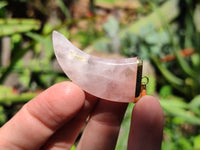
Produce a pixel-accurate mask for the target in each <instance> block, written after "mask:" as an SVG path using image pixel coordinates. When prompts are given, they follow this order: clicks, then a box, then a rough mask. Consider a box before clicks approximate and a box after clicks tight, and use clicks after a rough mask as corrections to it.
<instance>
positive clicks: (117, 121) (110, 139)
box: [77, 100, 127, 150]
mask: <svg viewBox="0 0 200 150" xmlns="http://www.w3.org/2000/svg"><path fill="white" fill-rule="evenodd" d="M126 107H127V104H125V103H117V102H111V101H107V100H99V101H98V104H97V105H96V107H95V108H94V111H93V112H92V114H91V117H90V119H89V122H88V124H87V126H86V128H85V130H84V132H83V135H82V137H81V140H80V142H79V144H78V146H77V150H82V149H87V150H94V149H95V150H113V149H114V148H115V145H116V141H117V137H118V133H119V129H120V125H121V121H122V119H123V116H124V112H125V110H126Z"/></svg>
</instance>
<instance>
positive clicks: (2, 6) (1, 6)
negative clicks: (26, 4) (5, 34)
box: [0, 1, 8, 9]
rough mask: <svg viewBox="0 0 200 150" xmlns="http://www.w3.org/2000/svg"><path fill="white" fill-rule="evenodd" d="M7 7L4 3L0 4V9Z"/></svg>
mask: <svg viewBox="0 0 200 150" xmlns="http://www.w3.org/2000/svg"><path fill="white" fill-rule="evenodd" d="M7 5H8V3H7V2H6V1H2V2H0V9H2V8H4V7H5V6H7Z"/></svg>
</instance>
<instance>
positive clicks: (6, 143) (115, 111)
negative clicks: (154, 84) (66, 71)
mask: <svg viewBox="0 0 200 150" xmlns="http://www.w3.org/2000/svg"><path fill="white" fill-rule="evenodd" d="M126 107H127V104H125V103H116V102H111V101H106V100H99V99H98V98H96V97H94V96H92V95H89V94H87V93H84V92H83V91H82V90H81V89H80V88H79V87H78V86H77V85H75V84H73V83H72V82H61V83H58V84H55V85H53V86H52V87H50V88H48V89H47V90H46V91H44V92H43V93H41V94H40V95H38V96H37V97H35V98H34V99H32V100H31V101H29V102H28V103H26V104H25V105H24V106H23V107H22V108H21V110H20V111H19V112H18V113H17V114H16V115H15V116H14V117H13V118H12V119H11V120H9V121H8V122H7V123H6V124H5V125H4V126H3V127H2V128H1V129H0V149H3V150H4V149H5V150H11V149H15V150H37V149H51V150H62V149H63V150H64V149H65V150H66V149H70V147H71V146H72V145H73V143H74V142H75V140H76V138H77V136H78V135H79V133H80V131H81V130H82V128H83V127H84V126H85V130H84V132H83V135H82V137H81V139H80V142H79V143H78V146H77V150H85V149H87V150H94V149H95V150H112V149H114V148H115V145H116V141H117V138H118V133H119V129H120V124H121V121H122V119H123V116H124V113H125V110H126ZM88 115H90V118H89V119H88V123H87V125H86V124H85V120H86V119H87V118H88ZM162 130H163V111H162V108H161V106H160V104H159V102H158V101H157V100H156V99H155V98H154V97H151V96H144V97H143V98H141V100H139V102H138V103H136V105H135V107H134V109H133V112H132V120H131V129H130V134H129V140H128V150H159V149H160V148H161V141H162Z"/></svg>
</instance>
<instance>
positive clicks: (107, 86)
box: [53, 31, 137, 102]
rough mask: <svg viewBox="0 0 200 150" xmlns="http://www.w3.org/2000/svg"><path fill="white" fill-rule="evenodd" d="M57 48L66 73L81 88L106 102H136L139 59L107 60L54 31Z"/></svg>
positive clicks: (54, 42)
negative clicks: (91, 53) (82, 48)
mask: <svg viewBox="0 0 200 150" xmlns="http://www.w3.org/2000/svg"><path fill="white" fill-rule="evenodd" d="M53 47H54V51H55V55H56V58H57V60H58V63H59V64H60V66H61V68H62V70H63V71H64V72H65V74H66V75H67V76H68V77H69V78H70V79H71V80H72V82H74V83H75V84H77V85H78V86H79V87H80V88H82V89H83V90H85V91H86V92H88V93H90V94H92V95H94V96H96V97H99V98H102V99H105V100H110V101H115V102H134V98H135V90H136V78H137V57H134V58H126V59H105V58H100V57H96V56H91V55H89V54H87V53H85V52H83V51H82V50H80V49H78V48H77V47H75V46H74V45H73V44H72V43H71V42H70V41H69V40H67V39H66V38H65V36H64V35H62V34H60V33H58V32H56V31H53Z"/></svg>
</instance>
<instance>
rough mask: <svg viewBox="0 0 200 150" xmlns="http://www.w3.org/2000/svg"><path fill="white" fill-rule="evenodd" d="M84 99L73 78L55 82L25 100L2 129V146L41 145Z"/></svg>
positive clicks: (32, 146)
mask: <svg viewBox="0 0 200 150" xmlns="http://www.w3.org/2000/svg"><path fill="white" fill-rule="evenodd" d="M84 101H85V94H84V92H83V91H82V90H81V89H80V88H79V87H78V86H76V85H75V84H73V83H72V82H62V83H59V84H56V85H54V86H52V87H50V88H49V89H47V90H45V91H44V92H43V93H41V94H40V95H38V96H37V97H36V98H34V99H33V100H31V101H30V102H28V103H27V104H25V105H24V106H23V107H22V109H21V110H20V111H19V112H18V113H17V114H16V115H15V116H14V117H13V118H12V119H11V120H10V121H8V122H7V123H6V124H5V125H4V126H3V127H2V128H1V129H0V149H4V148H7V149H15V150H17V149H20V150H21V149H24V150H25V149H27V150H36V149H39V148H40V147H41V146H42V145H43V144H44V143H45V142H46V141H47V140H48V138H49V137H50V136H51V135H52V134H53V133H54V132H55V131H56V130H57V129H59V128H60V127H61V126H62V125H63V124H64V123H66V122H68V121H69V120H71V119H72V118H73V117H74V116H75V115H76V114H77V113H78V111H79V110H80V109H81V107H82V106H83V104H84Z"/></svg>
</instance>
